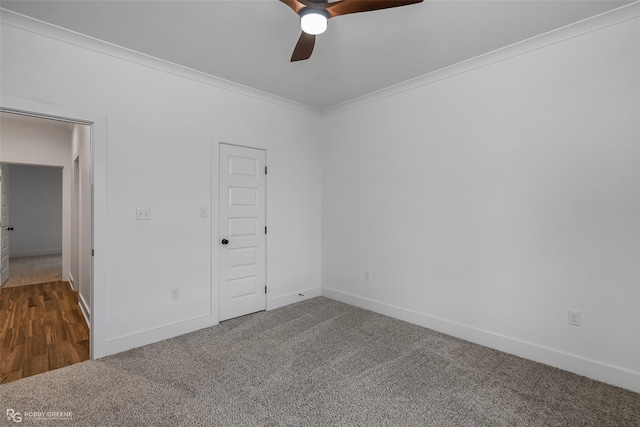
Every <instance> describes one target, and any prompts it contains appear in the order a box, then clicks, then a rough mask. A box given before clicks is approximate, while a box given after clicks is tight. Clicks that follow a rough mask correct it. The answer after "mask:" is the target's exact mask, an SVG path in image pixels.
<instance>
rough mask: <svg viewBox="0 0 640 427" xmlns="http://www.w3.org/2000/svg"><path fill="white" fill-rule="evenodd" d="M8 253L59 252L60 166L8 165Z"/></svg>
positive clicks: (19, 254)
mask: <svg viewBox="0 0 640 427" xmlns="http://www.w3.org/2000/svg"><path fill="white" fill-rule="evenodd" d="M9 174H10V175H11V183H10V190H9V219H10V226H11V227H13V231H11V234H10V236H11V239H10V246H9V253H10V256H11V257H21V256H37V255H52V254H62V169H61V168H57V167H47V166H29V165H16V164H12V165H9Z"/></svg>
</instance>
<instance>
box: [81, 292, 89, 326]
mask: <svg viewBox="0 0 640 427" xmlns="http://www.w3.org/2000/svg"><path fill="white" fill-rule="evenodd" d="M78 305H79V306H80V311H82V315H83V316H84V320H86V322H87V326H88V327H89V329H91V308H90V305H89V304H87V301H85V299H84V297H83V296H82V294H80V293H78Z"/></svg>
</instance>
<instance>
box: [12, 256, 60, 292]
mask: <svg viewBox="0 0 640 427" xmlns="http://www.w3.org/2000/svg"><path fill="white" fill-rule="evenodd" d="M59 280H62V255H60V254H58V255H43V256H30V257H17V258H10V259H9V279H8V280H7V281H6V282H5V284H4V285H2V287H1V288H0V289H5V288H11V287H14V286H24V285H33V284H36V283H47V282H57V281H59Z"/></svg>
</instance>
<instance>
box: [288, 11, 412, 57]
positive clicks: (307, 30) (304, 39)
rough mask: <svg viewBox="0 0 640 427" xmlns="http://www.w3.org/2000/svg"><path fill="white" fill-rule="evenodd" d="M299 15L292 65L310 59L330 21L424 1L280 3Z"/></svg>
mask: <svg viewBox="0 0 640 427" xmlns="http://www.w3.org/2000/svg"><path fill="white" fill-rule="evenodd" d="M280 1H281V2H282V3H284V4H286V5H287V6H289V7H290V8H291V9H292V10H293V11H294V12H295V13H297V14H298V15H300V27H302V34H301V35H300V38H299V39H298V43H297V44H296V47H295V49H294V50H293V55H291V62H295V61H303V60H305V59H309V57H310V56H311V53H312V52H313V47H314V46H315V44H316V35H318V34H322V33H324V31H325V30H326V29H327V21H328V20H329V18H335V17H336V16H340V15H347V14H349V13H358V12H369V11H372V10H380V9H389V8H392V7H398V6H407V5H410V4H415V3H421V2H422V1H423V0H339V1H329V0H280Z"/></svg>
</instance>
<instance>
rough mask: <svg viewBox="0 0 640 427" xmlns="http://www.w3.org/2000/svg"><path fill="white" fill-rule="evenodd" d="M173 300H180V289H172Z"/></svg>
mask: <svg viewBox="0 0 640 427" xmlns="http://www.w3.org/2000/svg"><path fill="white" fill-rule="evenodd" d="M171 299H172V300H177V299H180V288H173V289H171Z"/></svg>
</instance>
